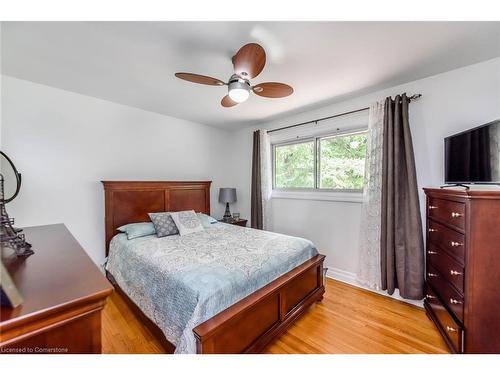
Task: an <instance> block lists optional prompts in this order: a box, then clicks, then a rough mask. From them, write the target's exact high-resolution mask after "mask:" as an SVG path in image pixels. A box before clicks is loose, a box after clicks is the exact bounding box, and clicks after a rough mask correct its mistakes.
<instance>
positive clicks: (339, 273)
mask: <svg viewBox="0 0 500 375" xmlns="http://www.w3.org/2000/svg"><path fill="white" fill-rule="evenodd" d="M326 277H328V278H330V279H334V280H338V281H342V282H344V283H346V284H350V285H353V286H356V287H358V288H361V289H365V290H368V291H370V292H374V293H377V294H380V295H382V296H385V297H390V298H393V299H395V300H398V301H402V302H406V303H409V304H412V305H415V306H418V307H423V306H424V303H423V301H414V300H409V299H405V298H403V297H401V296H400V295H399V290H398V289H396V290H395V292H394V294H393V295H392V296H391V295H389V294H387V292H385V291H382V290H373V289H370V288H367V287H366V286H364V285H362V284H360V283H358V282H357V281H356V274H355V273H353V272H348V271H344V270H341V269H339V268H335V267H328V271H327V272H326Z"/></svg>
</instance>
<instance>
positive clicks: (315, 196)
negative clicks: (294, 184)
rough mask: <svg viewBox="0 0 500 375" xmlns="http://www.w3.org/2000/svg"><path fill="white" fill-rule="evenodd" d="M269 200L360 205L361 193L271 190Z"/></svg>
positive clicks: (361, 200)
mask: <svg viewBox="0 0 500 375" xmlns="http://www.w3.org/2000/svg"><path fill="white" fill-rule="evenodd" d="M271 199H299V200H312V201H330V202H351V203H362V202H363V193H357V192H356V193H355V192H352V193H351V192H340V191H300V190H299V191H282V190H273V192H272V194H271Z"/></svg>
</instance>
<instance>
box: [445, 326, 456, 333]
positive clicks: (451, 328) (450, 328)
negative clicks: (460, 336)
mask: <svg viewBox="0 0 500 375" xmlns="http://www.w3.org/2000/svg"><path fill="white" fill-rule="evenodd" d="M446 330H447V331H448V332H457V329H456V328H453V327H450V326H446Z"/></svg>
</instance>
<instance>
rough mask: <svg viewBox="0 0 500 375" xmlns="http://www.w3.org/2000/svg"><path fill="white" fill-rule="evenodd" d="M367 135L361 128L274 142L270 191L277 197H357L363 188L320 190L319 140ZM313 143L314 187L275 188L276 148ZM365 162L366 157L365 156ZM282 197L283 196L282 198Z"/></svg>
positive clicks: (366, 129)
mask: <svg viewBox="0 0 500 375" xmlns="http://www.w3.org/2000/svg"><path fill="white" fill-rule="evenodd" d="M362 133H368V127H367V126H363V127H361V128H355V129H345V130H343V131H336V132H329V133H326V134H321V135H315V136H310V137H308V136H306V137H303V138H302V137H300V138H299V137H297V139H293V140H288V141H283V142H276V143H272V144H271V170H272V177H271V179H272V190H273V193H274V192H277V193H278V196H279V197H281V194H279V193H286V192H293V193H300V192H304V193H315V192H318V193H322V194H323V193H334V194H337V193H340V194H344V193H347V194H357V195H358V196H359V195H360V194H362V193H363V188H361V189H332V188H321V187H320V178H321V175H320V174H321V140H322V139H326V138H336V137H343V136H344V137H345V136H348V135H354V134H362ZM311 141H313V142H314V169H313V171H314V187H312V188H308V187H281V188H280V187H277V186H276V148H277V147H280V146H287V145H292V144H299V143H307V142H311ZM365 160H366V156H365ZM283 197H284V196H283ZM356 201H358V200H356Z"/></svg>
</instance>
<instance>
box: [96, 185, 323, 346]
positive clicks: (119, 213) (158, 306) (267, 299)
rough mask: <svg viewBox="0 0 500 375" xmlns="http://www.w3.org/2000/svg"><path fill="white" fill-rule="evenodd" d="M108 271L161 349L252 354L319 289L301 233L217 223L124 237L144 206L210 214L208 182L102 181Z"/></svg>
mask: <svg viewBox="0 0 500 375" xmlns="http://www.w3.org/2000/svg"><path fill="white" fill-rule="evenodd" d="M103 184H104V189H105V210H106V214H105V222H106V230H105V231H106V254H107V255H108V263H107V266H106V271H107V276H108V278H109V279H110V280H111V281H112V282H113V284H114V285H115V287H116V288H117V290H118V292H119V293H120V294H122V296H123V297H124V299H125V300H126V301H127V302H128V303H129V304H130V305H131V306H132V307H133V309H134V312H136V313H137V315H138V317H139V318H140V319H141V320H143V321H144V322H145V323H146V324H147V325H148V326H149V327H150V328H152V330H153V333H155V334H156V335H157V336H159V337H158V338H159V339H160V340H161V342H162V343H163V344H164V346H165V348H166V349H167V350H168V351H169V352H172V351H173V350H175V352H176V353H258V352H260V351H262V350H263V349H264V347H265V346H266V345H267V344H268V343H270V342H271V341H272V340H273V339H274V338H276V337H277V336H278V335H280V334H281V333H283V332H284V331H285V330H286V328H287V327H288V326H289V325H290V324H291V323H293V322H294V321H295V320H296V319H297V318H298V317H299V316H300V315H301V314H302V313H304V312H305V311H306V309H307V308H308V307H309V306H310V305H311V304H313V303H314V302H315V301H320V300H321V299H322V297H323V294H324V285H323V276H322V273H323V260H324V256H323V255H320V254H318V252H317V250H316V248H315V247H314V245H313V244H312V243H311V242H310V241H308V240H305V239H302V238H297V237H290V236H285V235H281V234H277V233H271V232H266V231H259V230H255V229H251V228H242V227H238V226H233V225H229V224H223V223H216V224H212V225H210V226H208V227H207V228H206V229H205V230H204V231H202V232H198V233H191V234H189V235H186V236H178V235H174V236H168V237H162V238H157V237H156V236H155V235H152V236H146V237H140V238H136V239H133V240H127V238H126V235H125V234H119V233H117V232H116V228H117V227H119V226H121V225H124V224H128V223H133V222H140V221H149V218H148V216H147V213H148V212H162V211H181V210H189V209H192V210H195V211H196V212H202V213H206V214H209V212H210V182H209V181H190V182H175V181H157V182H144V181H134V182H130V181H103Z"/></svg>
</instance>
